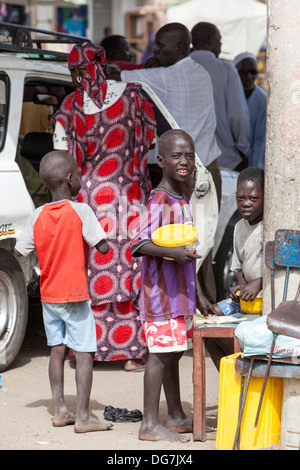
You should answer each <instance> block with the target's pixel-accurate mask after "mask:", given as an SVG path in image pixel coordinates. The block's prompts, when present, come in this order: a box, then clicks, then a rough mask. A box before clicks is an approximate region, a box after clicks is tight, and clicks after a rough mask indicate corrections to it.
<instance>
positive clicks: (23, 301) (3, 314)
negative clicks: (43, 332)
mask: <svg viewBox="0 0 300 470" xmlns="http://www.w3.org/2000/svg"><path fill="white" fill-rule="evenodd" d="M27 317H28V295H27V288H26V282H25V277H24V274H23V271H22V269H21V266H20V265H19V263H18V261H17V260H16V258H15V257H14V255H13V254H12V253H10V252H9V251H6V250H3V249H1V248H0V372H3V371H4V370H7V369H8V368H9V366H10V365H11V363H12V362H13V360H14V359H15V357H16V355H17V354H18V352H19V350H20V348H21V346H22V343H23V339H24V335H25V331H26V325H27Z"/></svg>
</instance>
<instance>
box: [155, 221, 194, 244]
mask: <svg viewBox="0 0 300 470" xmlns="http://www.w3.org/2000/svg"><path fill="white" fill-rule="evenodd" d="M197 238H198V229H197V227H194V226H193V225H188V224H170V225H163V226H162V227H159V228H158V229H156V230H155V231H154V232H153V233H152V236H151V240H152V242H153V243H155V245H159V246H169V247H174V246H183V245H187V244H189V243H193V242H194V241H195V240H197Z"/></svg>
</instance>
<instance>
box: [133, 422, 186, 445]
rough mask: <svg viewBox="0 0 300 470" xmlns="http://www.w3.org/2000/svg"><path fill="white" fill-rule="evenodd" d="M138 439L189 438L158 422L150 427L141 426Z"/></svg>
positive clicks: (180, 439)
mask: <svg viewBox="0 0 300 470" xmlns="http://www.w3.org/2000/svg"><path fill="white" fill-rule="evenodd" d="M139 439H141V440H142V441H171V442H174V441H179V442H188V441H189V440H190V438H189V437H188V436H183V435H182V434H179V433H177V432H173V431H171V430H170V429H167V428H165V427H164V426H163V425H162V424H158V425H156V426H154V427H153V428H151V429H147V428H146V426H141V427H140V430H139Z"/></svg>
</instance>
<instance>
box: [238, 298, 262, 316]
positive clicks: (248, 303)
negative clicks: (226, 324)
mask: <svg viewBox="0 0 300 470" xmlns="http://www.w3.org/2000/svg"><path fill="white" fill-rule="evenodd" d="M240 307H241V311H242V312H243V313H252V314H254V315H260V314H261V313H262V298H261V297H255V299H254V300H242V299H240Z"/></svg>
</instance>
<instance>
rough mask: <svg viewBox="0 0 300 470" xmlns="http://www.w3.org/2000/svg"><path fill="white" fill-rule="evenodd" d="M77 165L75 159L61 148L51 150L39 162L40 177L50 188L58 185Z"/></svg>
mask: <svg viewBox="0 0 300 470" xmlns="http://www.w3.org/2000/svg"><path fill="white" fill-rule="evenodd" d="M76 167H77V163H76V161H75V159H74V158H73V157H72V155H70V154H69V153H67V152H65V151H62V150H53V151H52V152H49V153H47V154H46V155H44V157H43V158H42V160H41V163H40V177H41V179H42V181H43V183H44V185H45V186H47V188H49V189H50V190H53V189H55V188H56V187H58V186H59V185H60V184H61V182H62V180H64V179H65V178H66V177H67V176H68V175H69V174H70V173H73V171H74V169H75V168H76Z"/></svg>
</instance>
